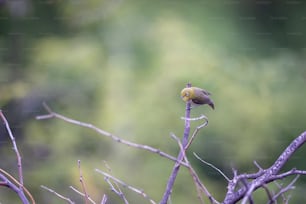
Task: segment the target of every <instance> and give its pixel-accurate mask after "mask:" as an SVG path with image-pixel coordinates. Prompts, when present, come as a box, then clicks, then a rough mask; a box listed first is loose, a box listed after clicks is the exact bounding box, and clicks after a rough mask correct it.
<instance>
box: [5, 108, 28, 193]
mask: <svg viewBox="0 0 306 204" xmlns="http://www.w3.org/2000/svg"><path fill="white" fill-rule="evenodd" d="M0 117H1V119H2V121H3V122H4V125H5V127H6V130H7V132H8V134H9V136H10V138H11V141H12V143H13V149H14V151H15V153H16V157H17V166H18V175H19V188H20V190H23V174H22V163H21V156H20V153H19V151H18V147H17V144H16V140H15V137H14V135H13V133H12V131H11V128H10V125H9V123H8V122H7V120H6V118H5V116H4V115H3V113H2V110H0Z"/></svg>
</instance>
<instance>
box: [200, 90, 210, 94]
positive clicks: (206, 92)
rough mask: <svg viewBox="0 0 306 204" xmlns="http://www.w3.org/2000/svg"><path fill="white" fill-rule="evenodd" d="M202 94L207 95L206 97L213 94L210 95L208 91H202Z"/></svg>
mask: <svg viewBox="0 0 306 204" xmlns="http://www.w3.org/2000/svg"><path fill="white" fill-rule="evenodd" d="M202 92H203V93H204V94H205V95H211V93H209V92H208V91H206V90H204V89H202Z"/></svg>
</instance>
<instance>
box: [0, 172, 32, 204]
mask: <svg viewBox="0 0 306 204" xmlns="http://www.w3.org/2000/svg"><path fill="white" fill-rule="evenodd" d="M0 172H1V173H2V174H4V175H5V176H6V177H8V178H10V179H11V180H12V181H13V182H14V183H15V184H17V185H18V186H20V183H19V181H17V180H16V179H15V178H14V177H13V176H12V175H11V174H9V173H8V172H6V171H4V170H3V169H1V168H0ZM4 175H3V176H4ZM4 184H6V186H8V187H9V188H13V186H11V184H8V183H7V182H6V181H5V182H4ZM12 185H14V184H12ZM14 186H15V185H14ZM15 189H17V188H15ZM23 190H24V191H25V193H26V194H27V195H28V197H29V198H30V199H31V201H32V203H33V204H35V200H34V198H33V196H32V194H31V193H30V192H29V190H28V189H27V188H26V187H25V186H23ZM18 191H20V190H19V189H18ZM21 195H23V192H21ZM25 202H26V201H25Z"/></svg>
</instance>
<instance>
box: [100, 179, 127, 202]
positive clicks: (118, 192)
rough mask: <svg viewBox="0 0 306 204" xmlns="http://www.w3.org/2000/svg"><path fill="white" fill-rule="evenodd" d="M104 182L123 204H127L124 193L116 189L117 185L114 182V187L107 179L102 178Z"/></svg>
mask: <svg viewBox="0 0 306 204" xmlns="http://www.w3.org/2000/svg"><path fill="white" fill-rule="evenodd" d="M104 180H105V181H106V182H107V183H108V185H109V186H110V187H111V191H113V192H114V193H115V194H117V195H118V196H119V198H121V199H122V200H123V201H124V203H125V204H129V201H128V200H127V199H126V197H125V195H124V193H123V192H122V191H121V189H120V188H118V184H117V183H116V182H115V181H114V183H115V185H116V187H115V186H114V185H113V183H112V182H111V181H110V179H109V177H106V176H105V177H104Z"/></svg>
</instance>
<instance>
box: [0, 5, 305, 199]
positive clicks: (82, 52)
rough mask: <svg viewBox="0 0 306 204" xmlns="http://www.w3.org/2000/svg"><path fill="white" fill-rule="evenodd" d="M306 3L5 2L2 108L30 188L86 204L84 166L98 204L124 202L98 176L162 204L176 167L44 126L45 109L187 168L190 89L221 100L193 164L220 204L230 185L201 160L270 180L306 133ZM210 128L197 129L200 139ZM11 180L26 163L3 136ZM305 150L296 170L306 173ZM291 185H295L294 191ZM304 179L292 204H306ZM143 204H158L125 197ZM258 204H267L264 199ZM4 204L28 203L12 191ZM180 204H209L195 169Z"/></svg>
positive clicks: (179, 191)
mask: <svg viewBox="0 0 306 204" xmlns="http://www.w3.org/2000/svg"><path fill="white" fill-rule="evenodd" d="M305 9H306V3H305V2H303V1H231V0H229V1H213V0H206V1H200V0H191V1H183V0H170V1H161V0H156V1H139V0H126V1H124V0H108V1H101V0H88V1H85V0H76V1H75V0H67V1H59V0H7V1H5V0H1V1H0V105H1V109H2V110H3V112H4V114H5V115H6V116H7V118H8V120H9V123H10V125H11V127H12V129H13V132H14V135H15V137H16V138H17V144H18V147H19V149H20V152H21V154H22V159H23V167H24V179H25V185H26V187H27V188H28V189H29V190H30V192H31V193H32V194H33V196H34V197H35V199H36V201H37V203H47V204H49V203H65V202H64V201H63V200H60V199H59V198H57V197H56V196H54V195H53V194H51V193H49V192H47V191H45V190H43V189H42V188H40V185H45V186H48V187H50V188H52V189H54V190H56V191H57V192H58V193H61V194H62V195H64V196H67V197H69V198H71V199H72V200H74V201H75V202H76V203H83V199H82V197H81V196H79V195H77V194H76V193H74V192H73V191H72V190H71V189H69V186H70V185H72V186H75V187H76V188H78V189H81V186H80V183H79V175H78V168H77V160H79V159H80V160H81V161H82V171H83V176H84V180H85V184H86V186H87V191H88V193H89V194H90V196H91V197H92V198H93V199H94V200H95V201H96V202H97V203H99V202H100V201H101V199H102V196H103V194H107V195H109V203H122V201H121V200H120V199H119V198H118V197H117V196H115V195H114V194H113V193H112V192H110V190H109V186H108V185H107V184H106V182H105V181H104V179H103V177H102V176H101V175H99V174H97V173H96V172H95V171H94V169H95V168H99V169H102V170H105V171H107V168H106V167H105V165H104V163H103V161H107V163H108V165H109V166H110V167H111V168H112V174H113V175H114V176H116V177H118V178H120V179H122V180H123V181H125V182H126V183H129V184H131V185H133V186H135V187H138V188H140V189H143V190H144V191H145V192H146V193H147V194H149V196H151V197H152V198H153V199H154V200H156V201H157V202H158V201H160V199H161V197H162V194H163V191H164V189H165V186H166V182H167V179H168V176H169V175H170V172H171V169H172V166H173V162H170V161H168V160H167V159H165V158H162V157H159V156H158V155H153V154H151V153H148V152H144V151H142V150H138V149H134V148H129V147H126V146H124V145H122V144H119V143H116V142H113V141H111V140H110V139H109V138H106V137H103V136H100V135H98V134H97V133H95V132H93V131H91V130H88V129H85V128H81V127H77V126H73V125H71V124H68V123H65V122H63V121H60V120H54V119H53V120H46V121H37V120H35V116H37V115H40V114H43V113H45V111H44V109H43V107H42V103H43V102H46V103H47V104H49V105H50V106H51V107H52V109H53V110H55V111H56V112H59V113H61V114H64V115H67V116H69V117H72V118H75V119H78V120H80V121H84V122H89V123H92V124H94V125H96V126H98V127H100V128H102V129H104V130H106V131H109V132H111V133H113V134H115V135H118V136H120V137H122V138H123V139H125V140H130V141H134V142H137V143H141V144H147V145H150V146H153V147H156V148H159V149H161V150H163V151H165V152H167V153H169V154H172V155H176V154H177V153H178V149H179V148H178V146H177V144H176V142H175V141H173V140H172V139H171V138H170V136H169V135H170V133H171V132H173V133H174V134H176V135H177V136H179V137H181V136H182V132H183V125H184V121H183V120H181V119H180V117H181V116H183V115H184V109H185V104H184V103H183V101H182V100H181V99H180V95H179V94H180V90H181V89H182V88H184V87H185V86H186V83H187V82H191V83H192V84H193V85H194V86H198V87H202V88H205V89H207V90H208V91H209V92H211V93H212V94H213V95H212V98H213V100H214V102H215V106H216V109H215V110H214V111H212V110H211V109H210V108H209V107H208V106H207V107H205V106H204V107H199V108H196V109H193V110H192V116H194V117H197V116H199V115H200V114H205V115H206V116H207V117H208V118H209V125H208V127H206V128H205V129H203V130H202V131H201V132H200V133H199V135H198V137H197V138H196V140H195V141H194V143H193V145H192V146H191V148H190V150H189V153H190V160H191V162H192V164H193V165H194V167H195V169H196V170H197V172H198V173H199V175H200V177H201V179H202V181H203V183H204V184H205V185H206V186H207V187H208V189H209V190H210V191H211V193H212V194H213V196H215V197H216V198H217V199H218V200H220V201H221V200H222V199H223V198H224V194H225V192H226V182H225V179H224V178H222V176H221V175H219V174H218V173H217V172H216V171H214V170H212V169H211V168H210V167H208V166H207V165H204V164H202V163H201V162H200V161H198V160H197V159H195V158H194V157H193V155H192V152H196V153H197V154H198V155H199V156H201V157H202V158H203V159H204V160H206V161H208V162H210V163H212V164H214V165H216V166H217V167H219V168H220V169H221V170H223V171H224V172H225V173H226V174H227V175H228V176H229V177H230V176H231V175H232V170H231V169H232V168H236V169H238V170H239V172H254V171H257V169H256V167H255V166H254V165H253V161H254V160H256V161H257V162H258V163H259V164H260V165H261V166H262V167H268V166H269V165H271V164H272V163H273V161H274V160H275V159H276V158H277V157H278V155H279V154H280V153H281V152H282V151H283V149H284V148H285V147H286V146H287V145H288V144H289V143H290V141H292V140H293V139H294V138H295V137H296V136H298V135H299V134H300V133H301V132H302V131H304V130H305V129H306V123H305V121H306V103H305V101H306V91H305V90H306V89H305V85H306V67H305V62H306V60H305V55H306V47H305V43H306V37H305V34H306V16H305ZM197 125H199V122H194V123H193V124H192V127H196V126H197ZM0 131H1V132H0V133H1V135H0V161H1V162H0V168H2V169H5V170H7V171H8V172H10V173H11V174H13V175H15V176H16V177H17V164H16V157H15V154H14V152H13V151H12V144H11V141H10V140H9V139H8V136H7V133H6V131H5V129H4V126H3V125H2V126H1V129H0ZM305 153H306V148H301V149H300V150H299V151H298V152H297V153H296V154H295V155H294V156H293V158H291V160H290V161H289V162H288V165H286V167H285V168H284V170H286V169H287V170H288V169H291V168H292V167H297V168H299V169H306V163H305V162H304V160H305ZM289 181H290V180H286V181H284V182H285V183H286V182H289ZM305 182H306V178H304V177H301V178H300V179H299V180H298V182H297V184H296V185H297V188H296V189H295V190H294V191H290V194H291V196H292V198H291V203H303V202H305V200H306V197H305V194H304V192H303V189H304V188H305V187H306V186H305V185H306V183H305ZM123 190H124V192H125V193H126V195H127V198H128V200H129V201H130V203H149V202H148V201H146V200H144V199H143V198H141V197H140V196H139V195H136V194H135V193H133V192H130V191H129V190H126V189H124V188H123ZM255 199H256V203H265V202H264V201H265V200H266V194H265V193H264V192H261V191H259V192H258V193H256V195H255ZM0 202H1V203H3V204H6V203H20V201H19V199H18V198H17V196H16V195H15V194H14V193H12V192H11V191H10V190H8V189H5V188H1V189H0ZM172 202H173V203H175V204H181V203H198V200H197V197H196V190H195V186H194V184H193V183H192V178H191V177H190V175H189V173H188V172H187V171H186V169H184V168H182V169H181V172H180V174H179V175H178V179H177V181H176V182H175V187H174V189H173V195H172Z"/></svg>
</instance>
